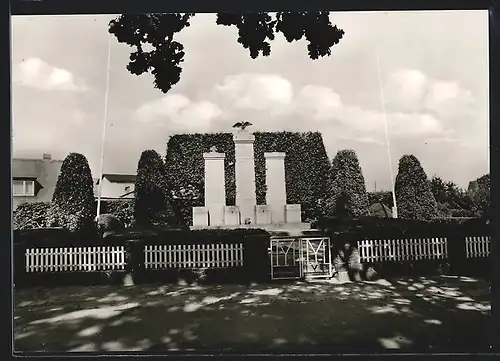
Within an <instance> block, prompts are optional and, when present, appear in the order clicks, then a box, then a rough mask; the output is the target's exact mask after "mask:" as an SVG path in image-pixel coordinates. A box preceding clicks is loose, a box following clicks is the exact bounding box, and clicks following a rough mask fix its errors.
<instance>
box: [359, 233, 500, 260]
mask: <svg viewBox="0 0 500 361" xmlns="http://www.w3.org/2000/svg"><path fill="white" fill-rule="evenodd" d="M490 241H491V237H487V236H479V237H466V238H465V250H464V251H465V256H466V258H483V257H489V255H490ZM358 249H359V254H360V258H361V262H367V263H373V262H384V261H385V262H387V261H395V262H400V261H417V260H433V259H435V260H439V259H448V240H447V238H411V239H383V240H380V239H376V240H372V239H368V240H366V239H365V240H362V241H358Z"/></svg>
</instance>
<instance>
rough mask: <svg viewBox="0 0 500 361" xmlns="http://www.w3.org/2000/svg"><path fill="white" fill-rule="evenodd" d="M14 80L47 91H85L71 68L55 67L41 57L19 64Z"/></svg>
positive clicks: (14, 73)
mask: <svg viewBox="0 0 500 361" xmlns="http://www.w3.org/2000/svg"><path fill="white" fill-rule="evenodd" d="M13 78H14V82H16V83H18V84H20V85H24V86H28V87H32V88H37V89H41V90H47V91H51V90H53V91H83V90H86V87H85V86H83V85H82V84H78V83H77V81H76V79H75V76H74V75H73V73H71V72H70V71H69V70H66V69H62V68H57V67H54V66H52V65H50V64H48V63H46V62H45V61H43V60H42V59H40V58H29V59H26V60H24V61H22V62H21V63H19V64H17V65H16V66H15V68H14V72H13Z"/></svg>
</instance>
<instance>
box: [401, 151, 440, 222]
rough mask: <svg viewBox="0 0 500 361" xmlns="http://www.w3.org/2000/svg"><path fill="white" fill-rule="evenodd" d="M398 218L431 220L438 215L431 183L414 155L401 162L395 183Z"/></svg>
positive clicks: (406, 156) (403, 158)
mask: <svg viewBox="0 0 500 361" xmlns="http://www.w3.org/2000/svg"><path fill="white" fill-rule="evenodd" d="M395 190H396V202H397V207H398V217H399V218H406V219H420V220H431V219H433V218H434V217H436V215H437V203H436V199H435V198H434V195H433V194H432V191H431V184H430V181H429V180H428V179H427V175H426V173H425V171H424V169H423V168H422V166H421V164H420V162H419V160H418V159H417V158H416V157H415V156H414V155H404V156H403V157H401V159H400V160H399V169H398V175H397V176H396V183H395Z"/></svg>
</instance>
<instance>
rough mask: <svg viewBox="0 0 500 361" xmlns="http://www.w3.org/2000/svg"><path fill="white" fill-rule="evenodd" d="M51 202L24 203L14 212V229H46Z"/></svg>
mask: <svg viewBox="0 0 500 361" xmlns="http://www.w3.org/2000/svg"><path fill="white" fill-rule="evenodd" d="M49 208H50V202H32V203H22V204H20V205H19V206H17V208H16V209H15V211H14V214H13V224H12V228H13V229H20V230H25V229H33V228H41V227H45V226H46V224H47V212H48V211H49Z"/></svg>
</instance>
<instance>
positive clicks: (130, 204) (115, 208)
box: [95, 199, 134, 227]
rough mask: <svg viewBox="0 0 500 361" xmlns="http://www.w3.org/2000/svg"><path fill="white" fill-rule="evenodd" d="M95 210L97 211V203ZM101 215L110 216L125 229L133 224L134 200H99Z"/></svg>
mask: <svg viewBox="0 0 500 361" xmlns="http://www.w3.org/2000/svg"><path fill="white" fill-rule="evenodd" d="M95 204H96V210H97V201H96V202H95ZM100 213H101V214H112V215H113V216H115V217H116V218H118V219H119V220H120V221H122V223H123V225H124V226H125V227H130V226H131V225H132V224H133V223H134V200H133V199H101V212H100Z"/></svg>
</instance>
